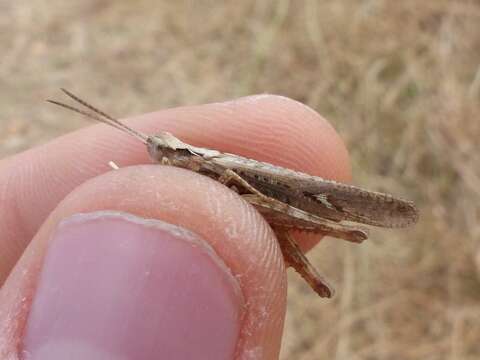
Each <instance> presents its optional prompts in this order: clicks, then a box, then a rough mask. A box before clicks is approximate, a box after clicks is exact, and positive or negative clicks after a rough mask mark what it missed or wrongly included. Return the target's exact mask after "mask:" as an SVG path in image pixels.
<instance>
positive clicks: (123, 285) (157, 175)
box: [0, 95, 350, 360]
mask: <svg viewBox="0 0 480 360" xmlns="http://www.w3.org/2000/svg"><path fill="white" fill-rule="evenodd" d="M52 111H58V110H57V109H52ZM69 116H74V115H72V114H69V113H65V118H67V117H69ZM127 123H129V124H130V125H131V126H132V127H133V128H135V129H138V130H141V131H143V132H145V133H147V134H154V133H156V132H158V131H159V130H160V129H162V130H166V131H170V132H172V133H173V134H175V136H177V137H178V138H180V139H182V140H183V141H185V142H187V143H192V144H195V145H198V146H204V147H209V148H214V149H221V150H222V151H227V152H230V153H235V154H239V155H243V156H247V157H250V158H254V159H258V160H263V161H268V162H271V163H274V164H278V165H281V166H284V167H287V168H293V169H297V170H301V171H303V172H306V173H309V174H312V175H320V176H323V177H326V178H332V179H338V180H340V181H345V180H348V179H349V176H350V174H349V166H348V155H347V152H346V149H345V147H344V145H343V143H342V141H341V140H340V138H339V137H338V135H337V134H336V133H335V131H334V130H333V128H332V127H331V126H330V125H329V124H328V123H327V122H326V121H325V120H323V119H322V118H321V117H320V116H319V115H318V114H316V113H315V112H313V111H312V110H311V109H309V108H307V107H305V106H303V105H301V104H299V103H297V102H294V101H292V100H289V99H287V98H283V97H278V96H269V95H260V96H254V97H247V98H242V99H239V100H235V101H230V102H226V103H215V104H208V105H202V106H192V107H183V108H176V109H170V110H164V111H160V112H156V113H151V114H146V115H141V116H138V117H136V118H135V119H132V121H131V122H130V121H129V120H127ZM111 160H113V161H114V162H115V163H116V164H118V165H119V166H120V167H121V169H120V170H118V171H109V167H108V165H107V164H108V162H109V161H111ZM148 163H150V160H149V159H148V154H147V151H146V149H145V147H144V145H142V144H141V143H140V142H138V141H137V140H136V139H134V138H130V137H129V136H128V135H125V134H122V133H121V132H119V131H116V130H113V129H111V128H108V127H106V126H104V125H97V126H93V127H89V128H86V129H82V130H79V131H76V132H74V133H71V134H68V135H66V136H63V137H61V138H58V139H56V140H55V141H53V142H51V143H49V144H46V145H44V146H41V147H38V148H35V149H32V150H30V151H27V152H25V153H22V154H19V155H17V156H14V157H12V158H8V159H4V160H2V161H1V162H0V235H1V236H0V248H1V249H2V253H1V256H0V283H3V281H5V282H4V284H3V287H2V289H1V290H0V358H1V359H17V358H22V359H35V360H38V359H49V360H56V359H93V360H100V359H102V360H105V359H125V360H126V359H136V360H145V359H158V358H164V359H193V358H195V359H230V358H242V359H243V358H245V359H276V358H278V354H279V351H280V342H281V335H282V330H283V321H284V316H285V302H286V277H285V268H284V264H283V259H282V255H281V252H280V250H279V248H278V246H277V244H276V240H275V236H274V234H273V232H272V231H271V229H270V228H269V227H268V224H267V223H266V222H265V221H264V220H263V218H262V217H261V216H260V215H259V214H258V213H257V212H256V211H255V210H254V209H253V208H252V207H251V206H250V205H248V204H247V203H246V202H244V201H242V200H241V198H240V197H239V196H238V195H236V194H235V193H233V192H232V191H230V190H229V189H227V188H226V187H224V186H222V185H220V184H219V183H217V182H215V181H213V180H210V179H208V178H206V177H204V176H201V175H198V174H195V173H193V172H190V171H186V170H183V169H178V168H172V167H166V166H158V165H136V164H148ZM129 165H136V166H129ZM127 166H128V167H127ZM146 219H154V220H146ZM59 224H61V225H59ZM299 241H300V242H301V244H302V246H303V247H305V248H308V247H311V246H313V245H314V244H315V243H316V242H317V241H318V238H317V237H315V238H314V237H311V236H303V237H300V239H299ZM15 264H16V265H15ZM312 296H315V295H314V294H313V293H312Z"/></svg>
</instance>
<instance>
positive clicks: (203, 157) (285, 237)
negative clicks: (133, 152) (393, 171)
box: [47, 89, 418, 297]
mask: <svg viewBox="0 0 480 360" xmlns="http://www.w3.org/2000/svg"><path fill="white" fill-rule="evenodd" d="M62 91H63V92H64V93H65V94H67V95H68V96H69V97H70V98H72V99H73V100H75V101H76V102H78V103H79V104H81V105H83V106H84V107H86V108H87V109H88V110H90V111H91V112H90V111H86V110H81V109H77V108H75V107H73V106H70V105H67V104H64V103H61V102H58V101H53V100H47V101H49V102H51V103H53V104H56V105H59V106H62V107H64V108H67V109H70V110H73V111H75V112H78V113H80V114H82V115H84V116H86V117H88V118H90V119H93V120H96V121H99V122H103V123H106V124H108V125H110V126H112V127H114V128H116V129H118V130H120V131H123V132H125V133H128V134H129V135H131V136H134V137H135V138H137V139H139V140H140V141H141V142H143V143H144V144H145V145H146V146H147V149H148V153H149V154H150V156H151V158H152V159H153V160H154V161H156V162H159V163H161V164H163V165H172V166H178V167H182V168H185V169H189V170H191V171H195V172H197V173H199V174H202V175H205V176H208V177H210V178H212V179H214V180H217V181H219V182H220V183H222V184H224V185H225V186H227V187H229V188H231V189H232V190H234V191H236V192H237V193H238V194H239V195H240V196H242V198H243V199H245V200H246V201H248V202H249V203H250V204H251V205H253V206H254V207H255V208H256V209H257V210H258V211H259V212H260V213H261V214H262V215H263V216H264V218H265V219H266V220H267V221H268V223H269V224H270V226H271V227H272V228H273V230H274V232H275V234H276V236H277V239H278V241H279V244H280V247H281V250H282V253H283V257H284V259H285V262H286V263H287V265H289V266H292V267H293V268H295V270H296V271H297V272H298V273H300V275H301V276H302V277H303V278H304V279H305V280H306V281H307V283H308V284H309V285H310V286H311V287H312V289H313V290H314V291H315V292H317V293H318V295H320V296H321V297H331V296H333V289H332V287H330V286H329V285H328V283H327V281H326V280H325V279H324V278H323V277H322V276H321V275H320V274H319V273H318V272H317V270H316V269H315V268H314V267H313V266H312V265H311V264H310V262H309V261H308V259H307V258H306V256H305V254H304V253H303V252H302V250H301V249H300V247H299V246H298V244H297V243H296V242H295V240H294V239H293V238H292V237H291V236H290V234H289V233H288V231H289V230H301V231H308V232H313V233H319V234H323V235H330V236H333V237H337V238H341V239H344V240H348V241H351V242H355V243H361V242H362V241H363V240H365V239H367V237H368V234H367V232H366V230H364V229H363V228H360V227H356V226H353V225H348V224H343V223H341V222H342V221H352V222H357V223H362V224H368V225H374V226H381V227H391V228H394V227H406V226H409V225H411V224H414V223H415V222H416V221H417V219H418V211H417V209H416V207H415V205H414V204H413V203H412V202H410V201H406V200H402V199H399V198H395V197H393V196H391V195H387V194H383V193H378V192H373V191H368V190H364V189H361V188H358V187H355V186H351V185H346V184H342V183H338V182H335V181H330V180H325V179H322V178H320V177H318V176H311V175H308V174H304V173H301V172H298V171H293V170H290V169H285V168H282V167H279V166H275V165H272V164H268V163H265V162H260V161H256V160H252V159H248V158H245V157H242V156H239V155H234V154H228V153H222V152H220V151H217V150H211V149H206V148H201V147H196V146H192V145H189V144H186V143H184V142H182V141H181V140H179V139H177V138H176V137H175V136H173V135H172V134H170V133H168V132H162V133H160V134H158V135H145V134H142V133H140V132H138V131H136V130H133V129H132V128H130V127H128V126H126V125H125V124H123V123H122V122H120V121H119V120H117V119H115V118H113V117H111V116H110V115H107V114H106V113H104V112H103V111H100V110H98V109H97V108H95V107H93V106H92V105H90V104H88V103H86V102H85V101H83V100H81V99H80V98H78V97H77V96H75V95H73V94H72V93H70V92H69V91H67V90H65V89H62Z"/></svg>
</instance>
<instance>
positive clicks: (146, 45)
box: [0, 0, 480, 360]
mask: <svg viewBox="0 0 480 360" xmlns="http://www.w3.org/2000/svg"><path fill="white" fill-rule="evenodd" d="M479 24H480V3H479V2H478V1H473V0H471V1H468V0H465V1H446V0H436V1H414V0H404V1H393V0H392V1H388V0H384V1H381V0H369V1H355V0H341V1H331V2H329V1H313V0H307V1H302V2H300V1H299V2H294V1H286V0H280V1H262V2H255V1H251V0H248V1H242V2H234V1H227V2H214V1H179V2H155V1H152V0H140V1H136V2H133V1H126V0H124V1H116V2H109V1H105V0H85V1H81V2H80V1H76V2H62V1H59V0H52V1H50V2H48V5H46V3H45V2H43V1H39V0H31V1H19V2H11V1H6V0H0V44H1V48H2V53H1V55H0V94H1V96H0V154H1V155H2V156H7V155H9V154H13V153H16V152H19V151H21V150H23V149H26V148H29V147H32V146H34V145H36V144H39V143H43V142H45V141H47V140H49V139H52V138H54V137H55V136H57V135H59V134H62V133H65V132H67V131H70V130H73V129H74V128H78V127H80V126H83V125H84V123H83V122H82V120H80V119H77V118H75V117H72V118H71V119H70V118H69V119H68V121H67V120H66V119H65V118H64V116H63V113H61V112H57V111H52V110H51V108H50V107H48V106H44V105H43V100H44V99H45V98H47V97H50V96H51V95H52V94H55V93H56V91H57V88H59V87H60V86H63V87H67V88H71V89H74V90H75V91H77V92H78V93H80V94H85V96H86V97H87V98H88V99H90V100H92V102H95V103H99V102H100V103H101V104H102V106H103V107H104V108H105V109H115V111H114V112H115V113H116V114H117V115H119V116H127V115H133V114H136V113H141V112H147V111H153V110H156V109H159V108H163V107H172V106H177V105H186V104H194V103H203V102H210V101H220V100H223V99H228V98H232V97H238V96H243V95H247V94H253V93H262V92H268V93H276V94H282V95H285V96H289V97H291V98H294V99H297V100H299V101H302V102H304V103H306V104H308V105H310V106H311V107H312V108H314V109H315V110H317V111H318V112H320V113H321V114H323V115H324V116H325V117H327V118H328V119H329V120H330V121H331V122H332V123H333V124H334V126H335V127H336V128H337V130H338V131H339V133H340V134H341V136H342V137H343V138H344V139H345V141H346V143H347V146H348V148H349V149H350V151H351V155H352V160H353V161H352V162H353V167H354V176H355V178H356V183H358V184H361V185H362V186H365V187H369V188H374V189H379V190H388V191H389V192H392V193H396V194H403V195H405V196H406V197H408V198H411V199H413V200H415V201H416V202H417V203H418V204H419V206H420V209H421V212H422V218H421V221H420V223H419V224H418V226H416V227H415V228H414V229H412V230H408V231H398V232H397V231H381V230H379V231H374V233H373V236H372V237H373V238H372V240H371V241H370V242H368V243H367V244H364V245H362V246H360V247H355V246H352V245H350V244H343V243H341V242H338V241H333V240H326V241H324V242H323V243H322V244H321V245H320V246H318V247H317V248H316V249H315V250H314V251H312V252H311V254H310V257H311V259H312V261H313V262H314V263H315V264H319V265H320V267H321V268H322V269H323V270H324V271H325V272H326V273H327V274H328V275H329V277H331V278H334V279H335V280H336V281H337V288H338V296H337V297H336V299H335V300H333V301H322V300H319V299H318V298H317V297H315V296H314V295H313V294H312V293H311V292H310V290H309V289H307V288H306V286H305V285H304V284H303V283H302V282H300V281H299V280H298V278H297V276H296V275H295V274H290V275H289V276H290V288H289V305H288V306H289V308H288V315H287V322H286V329H285V337H284V344H283V349H282V358H283V359H318V358H334V359H432V360H433V359H478V358H480V342H479V339H480V278H479V275H480V249H479V246H480V205H479V204H480V151H479V146H478V139H480V118H479V114H480V25H479ZM95 98H98V99H100V100H98V101H95ZM387 240H388V241H387Z"/></svg>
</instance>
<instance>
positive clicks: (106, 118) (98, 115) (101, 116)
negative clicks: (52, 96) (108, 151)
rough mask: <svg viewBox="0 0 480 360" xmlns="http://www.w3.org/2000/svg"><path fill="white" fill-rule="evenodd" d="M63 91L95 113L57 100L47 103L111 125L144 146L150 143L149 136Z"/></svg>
mask: <svg viewBox="0 0 480 360" xmlns="http://www.w3.org/2000/svg"><path fill="white" fill-rule="evenodd" d="M61 90H62V91H63V92H64V93H65V94H66V95H67V96H68V97H70V98H71V99H73V100H75V101H76V102H78V103H79V104H81V105H82V106H85V107H86V108H87V109H89V110H91V111H93V113H91V112H88V111H85V110H82V109H78V108H76V107H74V106H71V105H68V104H64V103H62V102H59V101H55V100H47V102H49V103H52V104H55V105H58V106H60V107H63V108H65V109H68V110H71V111H74V112H77V113H79V114H82V115H83V116H86V117H88V118H90V119H92V120H95V121H99V122H102V123H104V124H107V125H110V126H112V127H114V128H116V129H117V130H120V131H123V132H125V133H127V134H129V135H132V136H134V137H136V138H137V139H139V140H140V141H142V142H143V143H144V144H147V142H148V136H147V135H145V134H142V133H141V132H138V131H135V130H133V129H132V128H130V127H129V126H127V125H125V124H124V123H122V122H121V121H119V120H117V119H115V118H113V117H112V116H110V115H108V114H106V113H105V112H103V111H101V110H99V109H97V108H96V107H94V106H92V105H90V104H89V103H87V102H86V101H84V100H82V99H80V98H79V97H78V96H76V95H74V94H72V93H71V92H69V91H68V90H65V89H61Z"/></svg>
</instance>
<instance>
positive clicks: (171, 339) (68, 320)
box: [22, 212, 243, 360]
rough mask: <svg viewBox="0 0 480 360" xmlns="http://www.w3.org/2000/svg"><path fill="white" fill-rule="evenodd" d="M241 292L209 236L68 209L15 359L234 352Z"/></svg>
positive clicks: (123, 359)
mask: <svg viewBox="0 0 480 360" xmlns="http://www.w3.org/2000/svg"><path fill="white" fill-rule="evenodd" d="M242 305H243V298H242V295H241V292H240V287H239V284H238V282H237V280H236V279H235V277H234V276H233V275H232V274H231V272H230V271H229V269H228V268H227V266H226V265H225V264H224V263H223V261H222V260H221V259H220V258H219V257H218V255H217V254H216V253H215V252H214V250H213V249H212V248H211V247H210V246H209V244H208V243H207V242H206V241H205V240H203V239H202V238H200V237H199V236H198V235H195V234H193V233H192V232H190V231H187V230H185V229H183V228H180V227H177V226H174V225H171V224H167V223H164V222H162V221H159V220H146V219H143V218H138V217H135V216H133V215H130V214H125V213H116V212H96V213H89V214H77V215H74V216H72V217H70V218H69V219H67V220H64V221H63V222H62V223H61V224H60V225H59V227H58V229H57V230H56V232H55V234H54V236H53V239H52V241H51V243H50V247H49V249H48V252H47V254H46V256H45V260H44V264H43V269H42V272H41V274H40V277H39V283H38V287H37V290H36V294H35V297H34V300H33V303H32V307H31V310H30V313H29V317H28V320H27V324H26V330H25V336H24V339H23V351H22V356H23V359H29V360H30V359H33V360H43V359H49V360H57V359H62V360H65V359H71V360H76V359H90V360H100V359H101V360H109V359H116V360H119V359H120V360H127V359H128V360H129V359H135V360H149V359H174V360H175V359H230V358H233V354H234V352H235V346H236V343H237V338H238V334H239V328H240V318H241V311H242V310H241V309H242Z"/></svg>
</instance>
